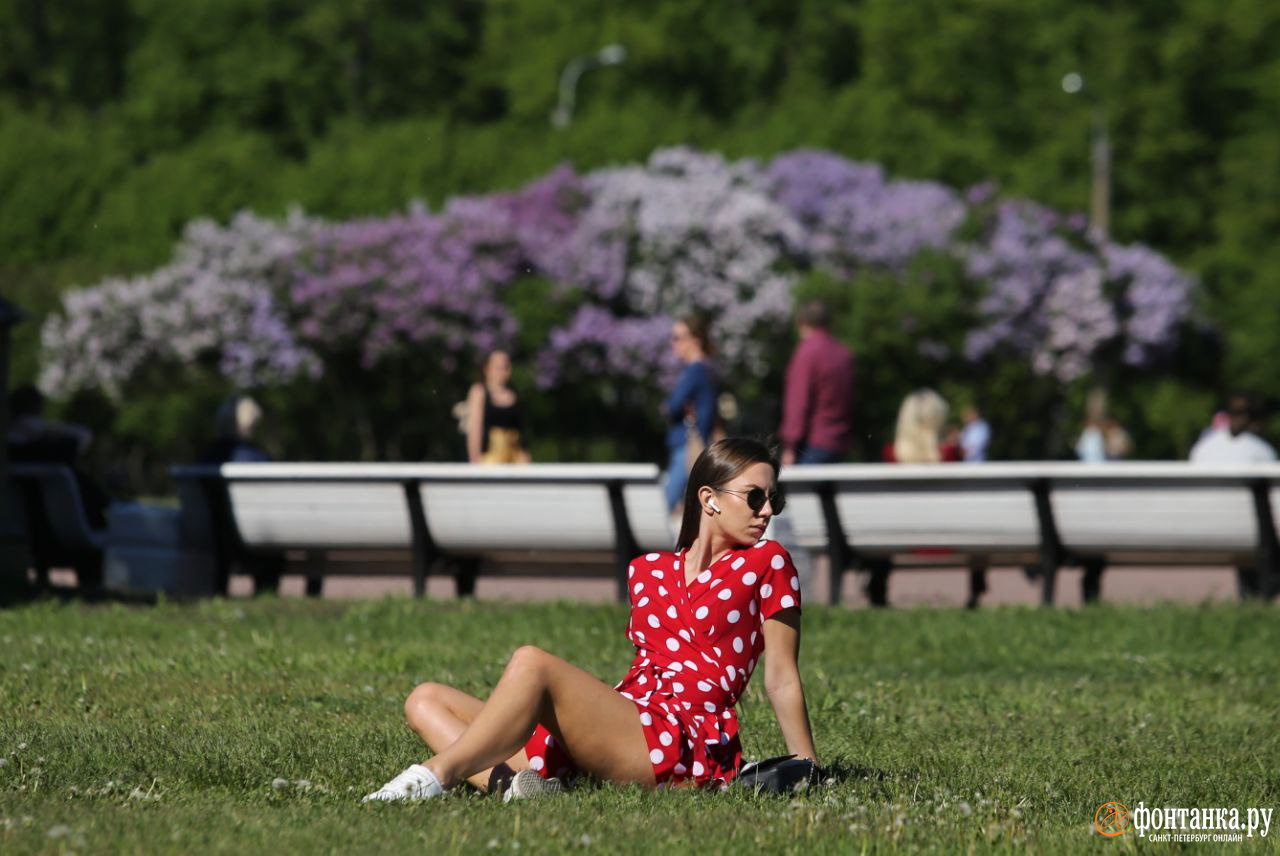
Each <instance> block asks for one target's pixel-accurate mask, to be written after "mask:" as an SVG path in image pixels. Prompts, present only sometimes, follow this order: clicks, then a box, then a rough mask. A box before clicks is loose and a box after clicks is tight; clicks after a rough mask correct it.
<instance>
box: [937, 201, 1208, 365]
mask: <svg viewBox="0 0 1280 856" xmlns="http://www.w3.org/2000/svg"><path fill="white" fill-rule="evenodd" d="M993 220H994V222H993V223H992V225H991V228H990V229H989V231H988V233H987V234H985V235H984V236H983V237H982V239H981V240H980V241H978V242H976V243H974V244H971V245H970V246H968V247H967V248H965V249H963V250H961V252H962V253H963V254H964V258H965V261H966V267H967V272H968V274H969V275H970V276H971V277H973V278H975V279H977V280H979V281H981V282H985V283H987V284H988V291H987V296H986V297H985V298H984V299H983V301H982V304H981V306H980V310H981V315H982V317H983V318H984V319H985V320H984V323H983V324H981V325H980V326H979V327H978V328H976V329H974V330H973V331H971V332H970V334H969V336H968V340H967V342H966V351H967V353H968V356H969V357H970V358H972V359H981V358H982V357H985V356H987V355H988V354H991V353H993V352H996V351H997V350H999V349H1001V348H1007V349H1009V350H1011V351H1013V352H1014V353H1020V354H1024V355H1026V356H1027V357H1029V359H1030V360H1031V365H1032V368H1033V369H1034V370H1035V371H1036V372H1037V373H1038V374H1042V375H1053V376H1055V377H1057V378H1058V379H1059V380H1062V381H1064V382H1065V381H1072V380H1075V379H1076V378H1079V377H1082V376H1084V375H1085V374H1087V373H1088V372H1089V371H1090V369H1091V368H1092V367H1093V359H1094V358H1095V356H1096V355H1097V354H1098V353H1099V352H1100V351H1101V350H1102V349H1103V348H1104V346H1106V345H1109V344H1111V343H1113V342H1116V341H1117V340H1121V339H1122V342H1121V343H1122V344H1123V358H1124V361H1125V362H1126V363H1128V364H1130V365H1144V364H1147V363H1149V362H1151V361H1152V360H1154V359H1155V358H1156V357H1157V356H1159V355H1160V353H1161V352H1162V351H1165V350H1167V349H1168V348H1169V347H1170V346H1171V345H1172V344H1173V343H1174V341H1175V339H1176V335H1177V330H1178V327H1179V325H1180V324H1181V323H1182V322H1183V321H1184V320H1185V319H1186V318H1187V316H1188V314H1189V312H1190V308H1191V304H1190V298H1191V280H1190V279H1189V278H1188V277H1187V276H1186V275H1184V274H1183V273H1181V272H1180V271H1178V270H1177V269H1176V268H1175V267H1174V266H1173V265H1172V264H1170V263H1169V262H1168V261H1167V260H1166V259H1164V258H1163V257H1161V256H1159V255H1157V254H1156V253H1154V252H1152V251H1151V250H1149V249H1148V248H1146V247H1142V246H1128V247H1125V246H1120V245H1117V244H1113V243H1110V242H1107V243H1104V244H1103V245H1102V246H1101V247H1097V246H1095V245H1094V244H1093V243H1092V241H1091V239H1089V238H1088V237H1087V236H1086V235H1085V230H1084V224H1083V223H1082V222H1079V221H1078V220H1064V218H1062V217H1061V216H1060V215H1058V214H1057V213H1055V212H1053V211H1051V210H1049V209H1047V208H1045V207H1043V206H1040V205H1036V204H1034V203H1030V202H1025V201H1006V202H1002V203H1000V204H999V205H998V206H997V207H996V210H995V214H994V218H993Z"/></svg>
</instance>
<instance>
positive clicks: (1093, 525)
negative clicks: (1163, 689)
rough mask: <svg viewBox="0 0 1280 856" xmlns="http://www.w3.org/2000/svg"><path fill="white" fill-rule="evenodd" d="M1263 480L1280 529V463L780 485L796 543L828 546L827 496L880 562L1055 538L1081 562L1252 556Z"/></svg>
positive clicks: (946, 473) (1005, 471) (820, 474)
mask: <svg viewBox="0 0 1280 856" xmlns="http://www.w3.org/2000/svg"><path fill="white" fill-rule="evenodd" d="M1259 480H1263V481H1265V482H1267V483H1268V491H1269V495H1270V497H1271V510H1272V515H1273V518H1274V520H1273V524H1272V525H1273V526H1275V525H1277V523H1280V504H1277V499H1280V466H1274V465H1271V466H1267V467H1255V468H1240V469H1235V468H1228V469H1224V468H1208V467H1197V466H1192V465H1189V464H1186V463H1168V464H1149V463H1128V464H1107V465H1105V466H1096V465H1085V464H1058V463H1045V464H1041V463H1017V464H985V465H982V466H962V465H935V466H897V465H883V464H862V465H847V466H828V467H814V466H809V467H793V468H791V469H789V470H787V471H785V472H784V473H783V476H782V482H783V484H784V486H785V487H786V489H787V501H788V506H787V512H786V514H787V516H788V517H790V518H791V521H790V524H791V527H792V528H793V530H794V532H795V533H796V541H797V543H798V544H800V545H801V546H808V547H814V546H820V545H821V544H823V543H825V539H826V534H827V533H826V531H825V526H824V522H825V521H824V518H823V516H822V515H823V510H822V505H821V502H820V501H819V494H818V492H819V491H820V490H821V489H823V488H826V489H828V490H830V491H832V493H833V498H834V504H835V507H836V510H837V512H838V515H837V516H838V520H839V524H840V526H841V529H842V530H843V532H842V534H843V537H844V539H845V542H846V543H847V544H848V545H849V546H850V547H852V548H853V549H854V550H856V551H861V552H864V553H870V554H880V553H891V552H897V551H906V550H911V549H920V548H942V549H952V550H958V551H966V552H989V553H1000V552H1024V551H1029V550H1036V549H1038V548H1039V546H1040V545H1041V544H1042V543H1043V542H1044V541H1043V539H1046V538H1051V537H1052V538H1056V541H1057V543H1059V544H1060V545H1061V546H1062V547H1063V548H1064V549H1066V550H1067V551H1069V552H1071V551H1074V552H1077V553H1081V554H1117V553H1124V552H1190V553H1204V554H1218V553H1222V552H1230V553H1248V552H1250V551H1252V550H1254V549H1255V548H1256V546H1257V545H1258V543H1259V538H1260V535H1261V533H1260V532H1259V529H1258V513H1257V506H1256V502H1255V496H1254V493H1253V490H1254V485H1255V484H1256V483H1257V482H1258V481H1259ZM1037 491H1040V492H1041V494H1042V497H1041V501H1042V502H1043V503H1044V507H1043V508H1041V507H1038V505H1037V496H1036V492H1037ZM1046 526H1049V527H1051V528H1052V531H1051V532H1046Z"/></svg>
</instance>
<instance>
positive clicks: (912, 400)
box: [867, 389, 987, 609]
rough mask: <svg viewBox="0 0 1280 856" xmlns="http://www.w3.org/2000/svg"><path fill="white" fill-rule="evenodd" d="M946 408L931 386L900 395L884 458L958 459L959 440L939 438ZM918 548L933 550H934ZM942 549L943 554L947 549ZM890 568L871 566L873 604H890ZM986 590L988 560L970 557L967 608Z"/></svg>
mask: <svg viewBox="0 0 1280 856" xmlns="http://www.w3.org/2000/svg"><path fill="white" fill-rule="evenodd" d="M947 412H948V407H947V402H946V399H944V398H943V397H942V396H941V395H938V393H936V392H934V391H933V390H932V389H919V390H916V391H915V392H913V393H911V394H910V395H908V396H907V397H906V398H905V399H903V401H902V406H901V407H900V408H898V427H897V430H896V431H895V432H894V436H893V442H892V443H889V444H887V445H886V446H885V447H884V460H885V462H886V463H890V464H893V463H897V464H938V463H954V462H956V461H959V460H961V452H960V446H959V444H958V443H956V442H955V441H954V440H948V441H946V442H943V440H942V431H943V429H944V428H945V427H946V424H947ZM920 552H924V553H930V554H932V553H935V552H937V551H933V550H925V551H920ZM941 552H942V553H943V554H945V553H948V552H950V551H948V550H943V551H941ZM889 569H890V565H889V564H888V563H884V564H876V565H873V566H872V567H871V569H870V570H871V578H870V580H869V581H868V582H867V597H868V599H870V601H871V603H872V605H874V606H888V605H889ZM986 591H987V560H986V559H985V558H983V557H981V556H974V557H972V558H970V560H969V599H968V601H966V604H965V605H966V606H968V607H969V608H970V609H973V608H975V607H976V606H977V605H978V600H979V599H980V598H981V597H982V595H983V594H985V593H986Z"/></svg>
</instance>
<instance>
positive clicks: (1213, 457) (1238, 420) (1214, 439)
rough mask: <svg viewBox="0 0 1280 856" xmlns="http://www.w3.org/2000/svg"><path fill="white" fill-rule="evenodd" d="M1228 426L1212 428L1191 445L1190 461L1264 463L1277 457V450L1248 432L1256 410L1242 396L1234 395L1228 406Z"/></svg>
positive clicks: (1199, 462) (1211, 463)
mask: <svg viewBox="0 0 1280 856" xmlns="http://www.w3.org/2000/svg"><path fill="white" fill-rule="evenodd" d="M1227 415H1228V417H1229V422H1228V424H1227V427H1226V428H1225V429H1224V428H1218V429H1214V430H1211V431H1209V432H1208V433H1207V434H1205V435H1204V436H1203V437H1201V438H1200V439H1199V440H1198V441H1197V442H1196V444H1195V445H1194V446H1192V447H1191V463H1193V464H1208V465H1217V466H1233V465H1247V464H1265V463H1268V462H1271V461H1274V460H1276V450H1275V449H1273V448H1272V447H1271V444H1270V443H1268V442H1267V441H1266V440H1263V439H1262V438H1261V437H1259V436H1258V435H1257V434H1253V433H1251V432H1250V431H1249V426H1250V424H1251V423H1252V421H1253V417H1254V412H1253V406H1252V403H1251V402H1250V401H1249V399H1248V398H1246V397H1245V396H1243V395H1236V396H1232V398H1231V402H1230V404H1229V405H1228V407H1227Z"/></svg>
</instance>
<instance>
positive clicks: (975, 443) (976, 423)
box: [960, 404, 991, 464]
mask: <svg viewBox="0 0 1280 856" xmlns="http://www.w3.org/2000/svg"><path fill="white" fill-rule="evenodd" d="M960 419H961V421H962V422H964V427H963V428H961V429H960V454H961V456H962V458H963V459H964V462H965V463H966V464H980V463H982V462H983V461H985V460H986V459H987V446H988V445H990V443H991V426H990V425H988V424H987V420H985V419H983V418H982V414H981V413H979V412H978V408H977V407H975V406H974V405H972V404H970V405H968V406H967V407H965V409H964V411H963V412H962V413H961V414H960Z"/></svg>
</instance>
